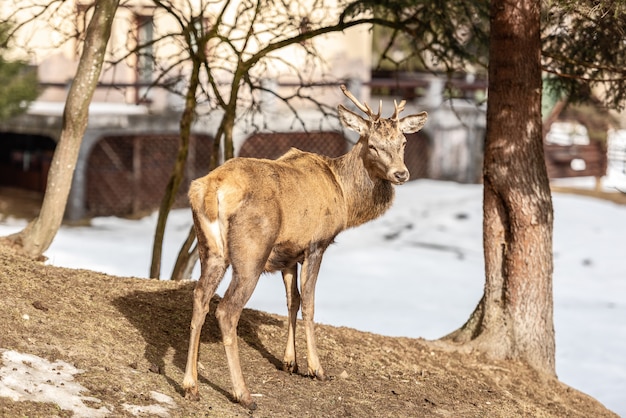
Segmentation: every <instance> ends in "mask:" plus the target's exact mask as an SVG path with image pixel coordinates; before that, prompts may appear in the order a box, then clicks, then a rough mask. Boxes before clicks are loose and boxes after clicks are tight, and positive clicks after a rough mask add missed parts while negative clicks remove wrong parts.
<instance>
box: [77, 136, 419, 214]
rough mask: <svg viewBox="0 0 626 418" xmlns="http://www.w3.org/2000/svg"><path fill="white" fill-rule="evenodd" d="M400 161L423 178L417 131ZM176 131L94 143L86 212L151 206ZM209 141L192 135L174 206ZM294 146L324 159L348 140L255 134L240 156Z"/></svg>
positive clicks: (274, 154) (169, 163) (204, 161)
mask: <svg viewBox="0 0 626 418" xmlns="http://www.w3.org/2000/svg"><path fill="white" fill-rule="evenodd" d="M408 138H409V140H408V143H407V147H406V153H405V162H406V165H407V167H408V169H409V171H410V173H411V179H412V180H413V179H417V178H423V177H427V176H428V159H429V145H428V140H427V138H425V137H423V136H421V135H420V134H419V133H418V134H411V135H409V136H408ZM178 146H179V138H178V136H176V135H162V136H115V137H106V138H103V139H101V140H100V141H98V143H97V144H96V145H95V147H94V149H93V151H92V152H91V154H90V156H89V161H88V169H87V181H86V184H87V193H86V202H85V206H86V213H87V214H88V216H109V215H117V216H139V215H143V214H145V213H147V212H151V211H153V210H156V209H157V208H158V207H159V205H160V203H161V199H162V198H163V194H164V191H165V188H166V186H167V183H168V181H169V178H170V175H171V172H172V168H173V167H174V163H175V160H176V154H177V152H178ZM212 147H213V140H212V138H211V137H208V136H192V138H191V140H190V144H189V156H188V159H187V167H186V171H185V177H184V179H183V182H182V184H181V187H180V189H179V192H178V194H177V196H176V201H175V204H174V207H185V206H187V205H188V201H187V190H188V189H189V183H190V182H191V180H193V179H195V178H198V177H201V176H204V175H205V174H207V172H208V170H209V161H210V156H211V151H212ZM292 147H295V148H298V149H300V150H302V151H308V152H315V153H318V154H323V155H326V156H329V157H337V156H340V155H342V154H345V153H346V152H347V151H348V150H349V149H350V148H351V147H352V144H351V143H350V142H349V141H347V140H346V139H345V138H344V137H343V135H341V134H340V133H338V132H289V133H257V134H253V135H252V136H250V137H249V138H248V139H246V140H245V141H244V143H243V145H242V146H241V149H240V150H239V154H238V155H239V156H241V157H255V158H269V159H276V158H278V157H280V156H281V155H283V154H284V153H285V152H287V151H288V150H289V149H290V148H292Z"/></svg>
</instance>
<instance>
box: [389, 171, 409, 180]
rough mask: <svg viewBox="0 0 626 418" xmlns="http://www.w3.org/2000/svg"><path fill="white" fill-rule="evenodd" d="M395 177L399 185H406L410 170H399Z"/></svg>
mask: <svg viewBox="0 0 626 418" xmlns="http://www.w3.org/2000/svg"><path fill="white" fill-rule="evenodd" d="M393 177H394V178H395V179H396V181H397V182H398V183H404V182H406V181H407V180H408V179H409V170H398V171H396V172H395V173H393Z"/></svg>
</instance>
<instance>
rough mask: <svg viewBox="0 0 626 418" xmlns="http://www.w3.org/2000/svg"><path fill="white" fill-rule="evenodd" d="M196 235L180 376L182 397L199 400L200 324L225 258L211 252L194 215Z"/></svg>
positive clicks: (202, 323)
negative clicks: (195, 272)
mask: <svg viewBox="0 0 626 418" xmlns="http://www.w3.org/2000/svg"><path fill="white" fill-rule="evenodd" d="M194 221H195V222H196V235H197V237H198V254H199V256H200V269H201V273H200V279H199V280H198V283H197V284H196V287H195V289H194V291H193V313H192V316H191V327H190V329H191V331H190V335H189V351H188V353H187V365H186V367H185V376H184V378H183V389H184V390H185V398H187V399H191V400H198V399H199V394H198V369H197V365H198V349H199V345H200V334H201V331H202V326H203V325H204V321H205V319H206V315H207V313H208V312H209V305H210V302H211V298H212V297H213V295H214V294H215V290H216V289H217V286H218V285H219V283H220V282H221V281H222V278H223V277H224V273H225V271H226V268H227V267H228V261H227V260H226V259H225V258H224V256H223V255H222V254H220V253H219V252H215V251H213V252H211V251H210V250H209V247H208V243H207V239H206V236H205V235H204V234H203V233H202V230H201V229H200V228H199V227H198V222H197V219H196V216H195V215H194Z"/></svg>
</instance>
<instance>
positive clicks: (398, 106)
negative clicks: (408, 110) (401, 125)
mask: <svg viewBox="0 0 626 418" xmlns="http://www.w3.org/2000/svg"><path fill="white" fill-rule="evenodd" d="M404 105H406V100H402V101H401V102H400V104H398V103H396V101H395V100H394V101H393V106H394V107H395V108H396V110H394V111H393V115H391V119H395V120H398V119H399V116H400V112H402V111H403V110H404Z"/></svg>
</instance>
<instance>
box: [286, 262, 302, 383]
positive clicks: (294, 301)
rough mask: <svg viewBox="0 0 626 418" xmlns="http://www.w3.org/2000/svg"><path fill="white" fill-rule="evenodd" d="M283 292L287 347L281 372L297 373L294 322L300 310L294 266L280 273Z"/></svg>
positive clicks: (295, 268) (295, 266) (296, 273)
mask: <svg viewBox="0 0 626 418" xmlns="http://www.w3.org/2000/svg"><path fill="white" fill-rule="evenodd" d="M282 274H283V283H285V292H286V293H287V310H288V312H289V325H288V329H287V346H286V347H285V356H284V357H283V370H285V371H286V372H289V373H297V372H298V361H297V358H296V320H297V315H298V310H299V309H300V292H298V267H297V265H294V266H293V267H290V268H288V269H285V270H283V271H282Z"/></svg>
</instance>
